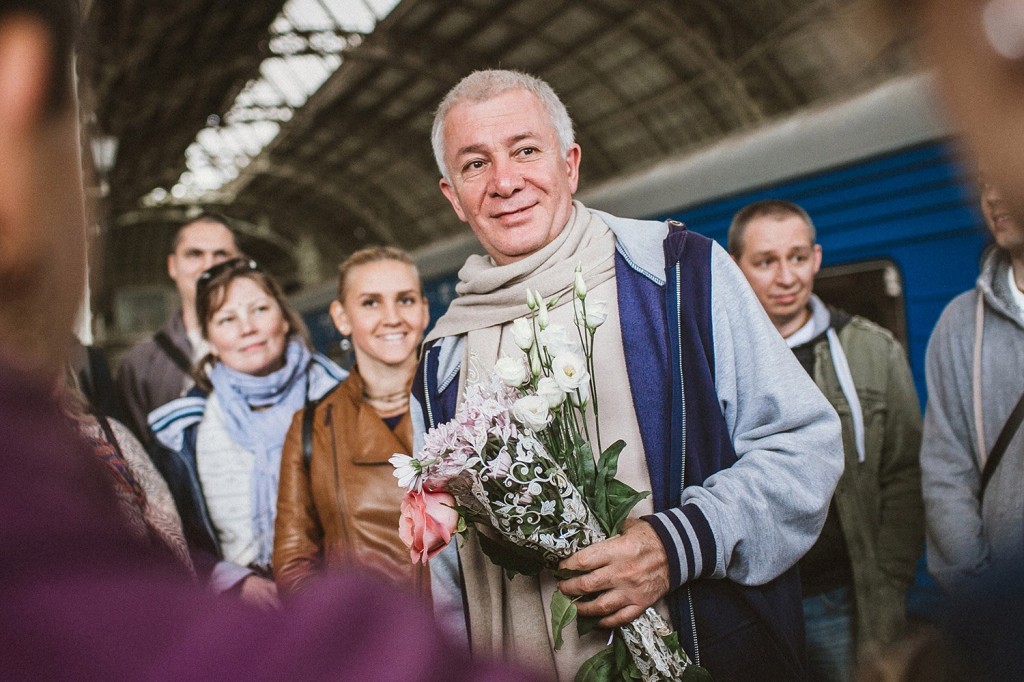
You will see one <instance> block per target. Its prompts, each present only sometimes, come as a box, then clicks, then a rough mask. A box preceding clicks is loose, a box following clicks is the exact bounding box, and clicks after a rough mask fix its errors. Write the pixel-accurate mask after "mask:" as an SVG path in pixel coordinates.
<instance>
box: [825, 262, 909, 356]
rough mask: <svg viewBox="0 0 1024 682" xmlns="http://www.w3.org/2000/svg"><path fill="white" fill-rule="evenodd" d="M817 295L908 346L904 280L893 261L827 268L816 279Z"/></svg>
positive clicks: (849, 264)
mask: <svg viewBox="0 0 1024 682" xmlns="http://www.w3.org/2000/svg"><path fill="white" fill-rule="evenodd" d="M814 293H816V294H817V295H818V296H819V298H821V300H823V301H825V303H828V304H830V305H832V306H835V307H836V308H842V309H843V310H845V311H846V312H848V313H850V314H851V315H860V316H861V317H865V318H867V319H869V320H871V321H872V322H875V323H877V324H879V325H881V326H883V327H885V328H886V329H888V330H889V331H891V332H892V333H893V336H895V337H896V339H897V340H898V341H899V342H900V343H901V344H903V347H904V348H906V347H907V315H906V309H905V307H904V300H903V278H902V276H901V275H900V271H899V269H898V268H897V267H896V264H895V263H894V262H893V261H891V260H888V259H880V260H871V261H864V262H860V263H844V264H842V265H832V266H829V267H823V268H822V269H821V270H820V271H819V272H818V276H817V277H816V278H815V279H814Z"/></svg>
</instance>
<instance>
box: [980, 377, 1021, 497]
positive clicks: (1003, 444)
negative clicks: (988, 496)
mask: <svg viewBox="0 0 1024 682" xmlns="http://www.w3.org/2000/svg"><path fill="white" fill-rule="evenodd" d="M1021 421H1024V394H1021V396H1020V399H1019V400H1018V401H1017V404H1016V405H1015V406H1014V408H1013V411H1012V412H1011V413H1010V416H1009V418H1008V419H1007V420H1006V423H1005V424H1003V430H1002V431H1000V432H999V437H998V438H996V444H995V445H993V446H992V452H990V453H989V455H988V459H986V460H985V466H984V467H983V468H982V470H981V489H980V490H979V491H978V498H979V499H980V500H982V501H984V499H985V489H986V488H988V483H989V481H991V480H992V476H993V475H994V474H995V471H996V467H997V466H999V462H1001V461H1002V459H1003V455H1004V454H1005V453H1006V448H1007V446H1008V445H1009V444H1010V441H1011V440H1013V437H1014V435H1016V433H1017V430H1018V429H1019V428H1020V424H1021Z"/></svg>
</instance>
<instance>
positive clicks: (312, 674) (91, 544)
mask: <svg viewBox="0 0 1024 682" xmlns="http://www.w3.org/2000/svg"><path fill="white" fill-rule="evenodd" d="M76 23H77V7H76V5H75V4H74V3H73V2H68V1H66V0H0V156H2V158H3V163H2V164H0V300H2V301H3V305H2V306H0V425H2V432H3V437H2V438H0V471H3V476H0V518H3V523H0V556H2V557H3V561H0V603H2V604H3V609H2V610H0V678H3V679H72V680H82V679H121V680H134V679H146V680H180V679H271V678H275V679H331V680H370V679H401V680H424V681H426V680H440V679H445V680H448V679H452V680H505V681H508V682H517V681H519V680H524V679H529V675H528V674H527V673H524V672H522V671H515V670H507V669H506V668H505V667H501V668H498V667H495V666H490V665H487V664H486V663H482V662H479V661H473V660H470V659H469V657H468V655H467V654H466V653H465V652H464V650H462V649H457V648H453V647H452V646H451V645H450V644H449V643H448V642H446V641H444V640H443V639H442V638H441V637H440V636H439V635H438V634H437V631H436V629H435V628H434V626H433V622H432V620H431V618H430V617H429V615H428V614H427V613H426V612H424V611H423V609H422V608H421V607H420V606H419V605H417V604H415V603H413V602H411V601H409V600H405V599H402V598H400V597H399V596H397V595H395V593H394V590H393V588H390V587H388V586H382V585H380V584H378V583H376V582H374V581H371V580H367V579H363V578H359V577H357V576H352V575H350V576H346V577H336V578H334V579H331V580H325V581H324V584H322V585H318V586H317V587H316V588H314V589H313V590H311V593H310V594H309V595H308V597H307V598H303V599H299V600H297V601H296V603H295V604H294V608H293V609H291V610H288V611H284V612H264V611H260V610H258V609H254V608H252V607H249V606H247V605H245V604H243V603H241V602H239V601H237V600H226V599H220V598H217V597H215V596H213V595H210V594H209V593H207V592H205V591H203V590H201V589H199V588H198V587H196V586H194V585H192V584H191V583H190V582H189V581H188V579H187V578H186V577H184V576H182V575H181V572H180V571H177V570H174V569H171V568H168V566H167V563H166V561H165V560H164V557H161V556H158V555H156V554H154V553H153V552H152V551H150V550H149V549H147V547H146V546H144V545H141V544H139V543H137V542H136V540H135V538H134V537H133V535H132V534H131V532H130V531H129V530H128V529H127V528H126V527H125V526H124V524H122V523H120V522H119V521H118V519H119V518H120V517H119V511H118V506H117V500H116V497H115V495H114V493H113V492H112V491H111V489H110V486H109V482H108V480H107V478H106V476H105V474H104V473H103V471H102V468H101V465H100V464H99V463H97V461H96V459H95V457H94V456H93V455H92V454H91V453H90V452H89V450H88V448H87V447H86V445H85V444H84V443H83V442H82V441H81V440H80V439H79V437H78V436H77V435H76V432H75V428H74V427H73V425H72V424H71V423H70V422H69V420H68V419H67V418H66V417H65V416H64V415H63V414H62V412H61V410H60V407H59V406H58V405H57V403H56V401H55V400H54V398H53V386H54V385H55V383H56V381H57V377H58V376H59V375H60V373H61V372H62V371H63V367H64V366H65V363H66V362H67V353H68V343H67V342H68V336H69V334H70V333H71V328H72V323H73V320H74V317H75V314H76V313H77V311H78V308H79V305H80V302H81V300H82V295H83V288H84V282H85V246H86V243H85V220H84V217H83V204H82V201H83V192H82V179H81V171H80V165H79V159H78V149H79V137H78V127H77V121H78V114H77V111H76V107H75V105H74V96H73V90H72V71H71V50H72V45H73V36H74V32H75V31H74V27H75V25H76Z"/></svg>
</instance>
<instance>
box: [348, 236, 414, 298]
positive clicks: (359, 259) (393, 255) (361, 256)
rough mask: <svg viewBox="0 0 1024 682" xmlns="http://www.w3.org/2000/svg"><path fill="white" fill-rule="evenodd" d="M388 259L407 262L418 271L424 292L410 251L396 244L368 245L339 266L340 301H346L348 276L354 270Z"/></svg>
mask: <svg viewBox="0 0 1024 682" xmlns="http://www.w3.org/2000/svg"><path fill="white" fill-rule="evenodd" d="M386 260H393V261H397V262H399V263H405V264H406V265H408V266H409V267H411V268H412V269H413V272H415V273H416V281H417V282H419V285H420V294H421V295H422V294H423V281H422V280H421V279H420V273H419V270H418V269H417V268H416V262H415V261H413V259H412V256H410V255H409V252H408V251H406V250H404V249H400V248H398V247H396V246H367V247H365V248H362V249H359V250H358V251H356V252H355V253H353V254H352V255H351V256H349V257H348V258H346V259H345V260H344V261H342V262H341V265H339V266H338V301H340V302H341V303H344V302H345V287H346V286H347V285H348V277H349V275H350V274H351V273H352V270H354V269H355V268H358V267H359V266H360V265H367V264H369V263H379V262H380V261H386Z"/></svg>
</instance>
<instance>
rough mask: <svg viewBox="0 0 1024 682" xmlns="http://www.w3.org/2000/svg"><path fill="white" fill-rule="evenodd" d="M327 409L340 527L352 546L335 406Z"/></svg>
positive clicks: (325, 421)
mask: <svg viewBox="0 0 1024 682" xmlns="http://www.w3.org/2000/svg"><path fill="white" fill-rule="evenodd" d="M326 408H327V409H326V410H324V426H326V427H327V430H328V431H329V432H330V437H331V454H332V455H333V456H332V457H331V463H332V464H333V465H334V503H335V504H337V505H338V525H339V527H340V529H341V536H342V537H343V538H344V539H345V543H346V545H348V546H351V545H352V538H350V537H349V536H348V524H346V523H345V507H344V506H343V505H342V502H343V501H344V498H343V495H342V493H341V475H340V474H339V472H338V441H337V440H336V438H337V436H336V434H335V433H334V418H333V412H334V410H333V408H334V405H331V404H330V403H328V404H327V406H326Z"/></svg>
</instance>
